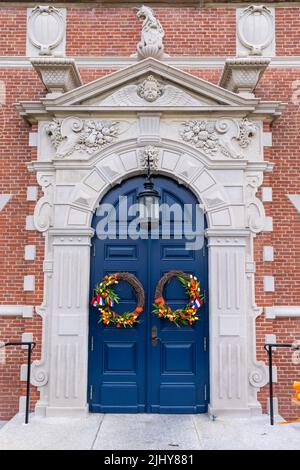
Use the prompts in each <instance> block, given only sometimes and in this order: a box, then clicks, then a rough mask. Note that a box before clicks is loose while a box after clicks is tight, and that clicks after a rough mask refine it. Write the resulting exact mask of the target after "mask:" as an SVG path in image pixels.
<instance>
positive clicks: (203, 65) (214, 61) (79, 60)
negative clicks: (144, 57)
mask: <svg viewBox="0 0 300 470" xmlns="http://www.w3.org/2000/svg"><path fill="white" fill-rule="evenodd" d="M225 60H226V57H222V56H220V57H217V56H216V57H200V56H199V57H188V56H187V57H185V56H183V57H166V58H164V59H162V60H161V62H164V63H165V64H167V65H172V66H174V67H177V68H179V69H180V68H195V69H222V68H223V67H224V64H225ZM75 61H76V65H77V66H78V67H79V68H86V69H90V68H91V69H106V68H108V69H111V68H113V69H122V68H124V67H128V66H129V65H132V64H135V63H136V62H138V60H137V59H136V58H134V57H109V56H108V57H103V56H100V57H94V56H91V57H87V56H85V57H80V56H79V57H75ZM269 67H274V68H300V56H287V57H280V56H278V57H273V58H272V59H271V63H270V65H269ZM0 68H31V63H30V59H29V57H25V56H0Z"/></svg>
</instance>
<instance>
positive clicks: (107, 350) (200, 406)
mask: <svg viewBox="0 0 300 470" xmlns="http://www.w3.org/2000/svg"><path fill="white" fill-rule="evenodd" d="M143 181H144V179H143V178H141V177H136V178H133V179H130V180H126V181H125V182H124V183H122V184H121V185H120V186H118V187H116V188H114V189H113V190H111V191H110V192H109V193H108V194H107V195H106V196H105V198H104V199H103V200H102V201H101V204H103V203H109V204H112V205H113V206H114V207H115V208H116V210H117V212H118V207H119V196H126V197H127V203H128V206H130V204H133V203H135V202H136V197H137V193H138V192H139V190H140V189H142V186H143ZM155 187H156V189H158V190H159V192H160V195H161V203H165V204H168V205H170V206H171V205H173V204H174V203H176V204H179V205H181V206H183V205H184V204H190V205H192V206H193V207H195V205H196V204H197V200H196V198H195V196H194V195H193V194H192V193H191V192H190V191H189V190H187V189H186V188H184V187H183V186H181V185H178V184H177V183H176V182H175V181H173V180H170V179H168V178H164V177H157V178H155ZM100 220H102V216H98V215H97V213H96V214H95V216H94V220H93V227H94V228H95V229H96V230H97V224H99V222H100ZM117 225H118V226H119V229H118V232H117V236H116V239H108V238H107V239H99V238H98V237H97V236H95V237H94V239H93V245H92V250H91V279H90V281H91V295H92V290H93V287H94V286H95V284H96V283H97V282H99V281H100V280H101V279H102V277H103V276H104V275H105V274H108V273H114V272H124V271H126V272H130V273H132V274H134V275H135V276H136V277H137V278H138V279H139V280H140V282H141V283H142V285H143V287H144V290H145V297H146V302H145V308H144V311H143V313H142V314H141V316H140V318H139V319H140V323H139V324H137V325H135V326H134V327H133V328H126V329H123V328H122V329H117V328H115V327H114V326H112V327H110V326H103V325H102V324H99V323H98V319H99V313H98V311H97V309H95V308H94V307H91V308H90V323H89V387H88V400H89V408H90V411H91V412H110V413H111V412H116V413H130V412H133V413H135V412H149V413H202V412H206V411H207V402H208V396H209V383H208V376H209V368H208V303H207V302H205V303H204V305H203V306H202V307H201V309H200V310H199V316H200V320H199V321H197V322H196V323H195V324H194V325H193V326H187V327H182V328H178V327H176V326H175V325H173V324H171V323H170V322H169V321H166V320H162V319H159V318H157V317H155V316H154V315H153V313H152V309H153V302H154V298H155V296H154V294H155V288H156V285H157V282H158V281H159V279H160V278H161V276H163V274H165V273H166V272H168V271H171V270H174V269H175V270H182V271H185V272H188V273H191V274H193V275H196V276H197V278H198V279H199V281H200V283H201V290H202V292H205V293H206V298H207V254H206V250H205V246H204V247H203V248H202V249H200V250H191V249H188V248H187V247H186V242H187V240H186V239H185V238H184V237H183V238H182V239H178V235H177V237H176V236H174V233H173V234H172V233H171V236H170V237H167V238H163V237H162V234H161V232H162V227H161V226H160V229H159V230H158V234H157V236H156V238H154V239H153V238H150V237H148V238H143V239H141V238H139V239H137V240H132V239H131V238H127V237H126V236H125V235H124V225H123V226H122V223H121V224H117ZM98 227H99V225H98ZM173 229H174V225H173V228H172V231H171V232H174V230H173ZM177 233H178V228H177ZM115 290H116V292H117V293H118V295H119V297H120V302H119V304H118V305H117V306H114V309H115V310H116V311H117V312H118V313H122V312H124V311H131V310H133V309H134V308H135V306H136V299H135V295H134V292H133V290H132V288H131V287H130V286H129V285H128V284H126V283H125V282H120V284H119V285H118V286H117V288H116V289H115ZM164 298H165V300H166V302H167V303H168V305H170V307H171V308H172V309H176V308H179V307H183V306H184V305H185V304H186V303H187V297H186V294H185V292H184V289H183V287H182V286H181V285H180V283H179V282H178V281H177V280H176V279H173V280H171V281H170V282H169V284H168V285H167V286H166V289H165V292H164Z"/></svg>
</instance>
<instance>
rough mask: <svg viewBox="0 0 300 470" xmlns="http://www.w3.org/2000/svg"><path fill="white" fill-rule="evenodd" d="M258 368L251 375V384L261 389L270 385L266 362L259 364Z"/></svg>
mask: <svg viewBox="0 0 300 470" xmlns="http://www.w3.org/2000/svg"><path fill="white" fill-rule="evenodd" d="M256 364H257V367H256V368H255V369H253V370H252V371H251V372H250V374H249V382H250V384H251V385H252V386H253V387H256V388H261V387H264V386H265V385H266V384H267V383H268V374H267V367H266V365H265V363H264V362H257V363H256Z"/></svg>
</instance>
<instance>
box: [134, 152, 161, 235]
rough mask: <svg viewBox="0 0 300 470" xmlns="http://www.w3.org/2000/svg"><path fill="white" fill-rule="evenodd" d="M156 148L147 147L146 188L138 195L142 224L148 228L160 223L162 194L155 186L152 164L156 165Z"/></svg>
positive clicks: (144, 227) (142, 226)
mask: <svg viewBox="0 0 300 470" xmlns="http://www.w3.org/2000/svg"><path fill="white" fill-rule="evenodd" d="M153 150H154V149H152V148H148V149H146V151H145V153H144V155H145V157H146V158H145V168H146V169H147V176H146V180H145V182H144V190H143V191H140V192H139V194H138V195H137V200H138V204H139V213H140V226H141V228H143V229H146V230H148V229H149V227H151V228H156V227H158V224H159V201H160V195H159V193H158V191H157V190H156V189H155V188H154V183H153V181H152V179H151V166H153V165H154V158H155V157H153V155H152V151H153Z"/></svg>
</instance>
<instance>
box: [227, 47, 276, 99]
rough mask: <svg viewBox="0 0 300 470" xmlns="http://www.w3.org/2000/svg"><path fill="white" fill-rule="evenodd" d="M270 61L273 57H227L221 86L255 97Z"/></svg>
mask: <svg viewBox="0 0 300 470" xmlns="http://www.w3.org/2000/svg"><path fill="white" fill-rule="evenodd" d="M270 62H271V59H268V58H266V57H256V56H255V57H254V56H253V57H252V56H251V57H250V56H249V57H234V58H230V59H226V61H225V65H224V69H223V73H222V76H221V79H220V86H221V87H223V88H225V89H227V90H230V91H233V92H235V93H239V94H241V95H243V96H246V97H247V96H248V97H253V96H254V95H253V92H254V89H255V87H256V86H257V84H258V82H259V80H260V78H261V76H262V74H263V73H264V71H265V70H266V68H267V67H268V65H269V64H270Z"/></svg>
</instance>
